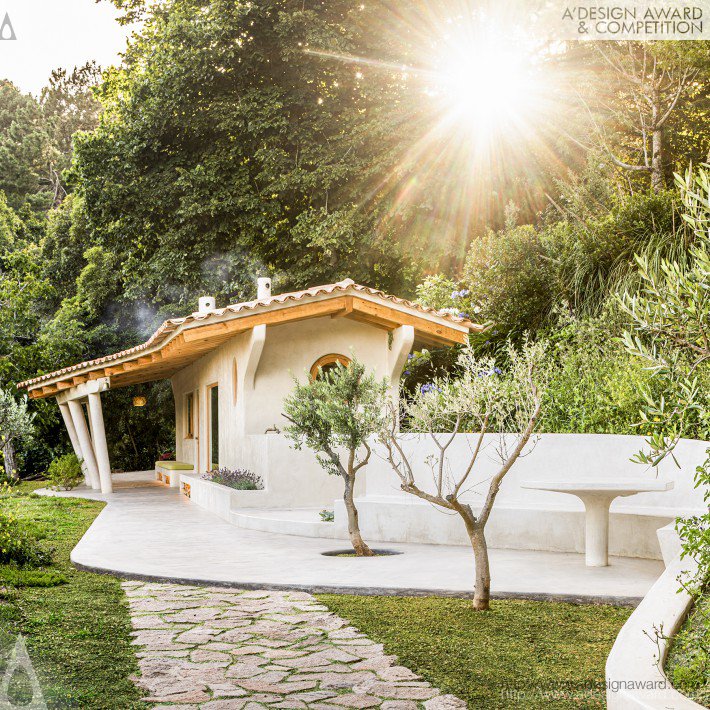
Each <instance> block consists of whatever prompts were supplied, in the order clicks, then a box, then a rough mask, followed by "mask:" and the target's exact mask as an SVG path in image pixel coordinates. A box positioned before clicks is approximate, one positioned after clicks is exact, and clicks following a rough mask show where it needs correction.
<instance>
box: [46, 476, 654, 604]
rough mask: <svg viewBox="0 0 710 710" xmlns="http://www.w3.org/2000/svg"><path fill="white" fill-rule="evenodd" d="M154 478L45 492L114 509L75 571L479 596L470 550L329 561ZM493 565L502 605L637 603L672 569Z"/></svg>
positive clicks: (537, 559)
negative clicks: (225, 516)
mask: <svg viewBox="0 0 710 710" xmlns="http://www.w3.org/2000/svg"><path fill="white" fill-rule="evenodd" d="M151 476H152V474H147V473H146V474H139V475H136V474H131V475H130V476H129V475H124V476H119V475H115V476H114V488H115V489H114V493H113V494H111V495H109V496H103V495H102V494H101V493H100V492H98V491H92V490H89V489H86V488H83V487H82V488H79V489H76V490H74V491H71V492H68V493H55V492H52V491H38V492H39V493H45V494H48V495H59V496H75V497H82V498H91V499H96V500H105V501H106V502H107V503H108V505H107V506H106V508H105V509H104V510H103V511H102V512H101V513H100V515H99V516H98V517H97V519H96V520H95V522H94V523H93V525H92V526H91V527H90V528H89V530H88V531H87V532H86V534H85V535H84V537H83V538H82V539H81V541H80V542H79V544H78V545H77V546H76V547H75V548H74V550H73V552H72V555H71V559H72V562H73V563H74V564H75V565H76V566H78V567H80V568H85V569H90V570H93V571H99V572H105V573H110V574H114V575H116V576H119V577H124V578H129V579H149V580H166V581H179V582H182V583H189V584H194V583H198V584H199V583H206V584H218V585H228V586H233V587H241V588H251V589H300V590H304V591H310V592H321V591H329V592H343V593H354V594H410V595H415V594H416V595H421V594H437V595H454V596H466V595H468V594H470V593H471V591H472V589H473V579H474V576H473V572H474V569H473V556H472V553H471V551H470V549H469V548H467V547H458V546H442V545H420V544H398V543H380V544H379V545H378V544H376V543H375V545H374V546H375V547H377V548H386V549H388V550H395V551H397V552H401V553H403V554H399V555H393V556H387V557H376V558H367V559H364V558H361V559H358V558H352V557H347V558H338V557H328V556H324V555H323V553H324V552H328V551H332V550H335V549H342V548H343V547H347V543H345V544H344V543H343V542H342V541H339V540H327V539H320V538H305V537H295V536H291V535H281V534H275V533H267V532H260V531H254V530H245V529H241V528H238V527H235V526H233V525H231V524H229V523H227V522H225V521H223V520H222V519H220V518H218V517H217V516H215V515H213V514H212V513H209V512H207V511H205V510H203V509H202V508H200V507H199V506H197V505H196V504H194V503H192V502H191V501H190V500H189V499H187V498H186V497H185V496H183V495H181V494H180V493H179V492H178V490H177V489H175V488H168V487H166V486H164V485H162V484H157V483H154V482H152V481H151V480H150V478H151ZM370 542H374V541H370ZM490 559H491V571H492V594H493V596H494V597H498V598H501V597H527V598H539V599H561V600H568V601H586V602H589V601H598V602H606V603H621V604H637V603H639V602H640V600H641V599H642V598H643V596H644V595H645V594H646V592H647V591H648V590H649V589H650V587H651V585H652V584H653V582H654V581H655V580H656V579H657V578H658V577H659V575H660V574H661V573H662V571H663V569H664V566H663V563H662V562H660V561H655V560H642V559H631V558H619V557H614V558H611V564H610V566H609V567H597V568H593V567H586V566H585V564H584V555H579V554H573V553H554V552H530V551H519V550H502V549H492V550H490Z"/></svg>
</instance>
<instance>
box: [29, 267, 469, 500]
mask: <svg viewBox="0 0 710 710" xmlns="http://www.w3.org/2000/svg"><path fill="white" fill-rule="evenodd" d="M479 329H480V326H478V325H476V324H474V323H472V322H470V321H468V320H466V319H465V318H462V317H459V316H457V315H452V314H450V313H445V312H441V311H436V310H434V309H431V308H426V307H424V306H421V305H419V304H416V303H412V302H410V301H407V300H404V299H402V298H397V297H395V296H391V295H388V294H385V293H383V292H381V291H378V290H376V289H373V288H369V287H366V286H361V285H358V284H356V283H354V282H353V281H352V280H350V279H346V280H344V281H341V282H338V283H334V284H329V285H325V286H317V287H314V288H310V289H306V290H303V291H297V292H292V293H283V294H279V295H272V293H271V280H270V279H268V278H261V279H259V280H258V293H257V298H256V300H254V301H249V302H246V303H238V304H234V305H229V306H226V307H224V308H216V307H215V300H214V299H213V298H210V297H205V298H201V299H200V301H199V309H198V311H197V312H195V313H192V314H190V315H189V316H187V317H185V318H176V319H172V320H168V321H166V322H165V323H163V324H162V325H161V326H160V328H158V330H157V331H156V332H155V333H154V334H153V335H152V336H151V337H150V338H149V339H148V340H147V341H146V342H145V343H143V344H141V345H138V346H136V347H134V348H131V349H129V350H125V351H122V352H119V353H116V354H113V355H108V356H106V357H102V358H99V359H96V360H91V361H88V362H82V363H78V364H76V365H72V366H70V367H66V368H64V369H62V370H59V371H56V372H51V373H48V374H46V375H42V376H41V377H37V378H35V379H32V380H29V381H27V382H22V383H20V384H19V385H18V386H19V387H20V388H21V389H26V390H27V391H28V394H29V396H30V397H31V398H47V397H54V398H56V400H57V402H58V404H59V407H60V409H61V413H62V416H63V418H64V422H65V424H66V427H67V431H68V433H69V436H70V438H71V441H72V445H73V447H74V450H75V451H76V453H77V455H78V456H79V458H81V459H82V460H83V461H84V468H85V475H86V480H87V484H89V485H91V486H92V487H94V488H99V487H100V488H101V490H102V492H104V493H110V492H111V490H112V481H111V463H110V456H109V451H108V448H107V445H106V437H105V432H104V424H103V413H102V406H101V393H102V392H104V391H106V390H108V389H110V388H111V389H113V388H119V387H125V386H128V385H134V384H139V383H144V382H150V381H154V380H159V379H170V381H171V383H172V388H173V393H174V397H175V431H176V439H175V452H176V462H172V463H166V464H163V465H162V468H163V469H164V472H165V475H167V477H168V478H169V479H171V483H173V484H174V485H177V484H178V482H179V478H180V476H181V475H182V476H184V475H187V473H188V472H192V473H194V474H200V473H203V472H206V471H210V470H212V469H214V468H215V467H218V466H219V467H227V468H249V469H252V470H253V471H254V472H255V473H257V474H258V475H260V476H261V477H262V479H263V480H264V481H265V484H266V485H265V489H264V491H261V492H260V493H259V494H256V495H252V496H251V497H250V498H249V499H248V500H249V503H248V504H249V505H253V504H257V505H268V506H278V505H282V504H287V503H288V504H311V505H325V504H328V505H330V504H332V498H333V496H332V495H331V489H332V490H333V491H336V490H337V484H336V483H335V482H333V483H331V484H330V485H329V482H328V480H327V478H326V479H325V482H324V477H323V476H322V475H321V474H320V473H319V472H318V471H317V469H316V468H315V467H314V466H312V465H306V464H303V466H302V467H301V469H300V470H297V471H295V470H294V465H297V464H294V456H295V452H293V451H290V450H289V447H288V445H287V443H286V442H285V441H284V440H283V439H282V438H281V437H278V436H268V434H269V433H270V432H271V433H274V434H276V433H277V432H278V430H279V429H280V428H281V427H282V426H283V425H284V423H285V421H284V419H283V418H282V416H281V411H282V403H283V400H284V397H286V396H287V395H288V394H289V392H290V391H291V390H292V388H293V376H294V375H295V376H298V377H301V378H305V377H306V376H307V375H306V373H311V375H315V374H316V373H317V370H318V368H319V367H323V368H327V367H328V365H332V364H333V363H334V362H336V361H341V362H347V361H348V360H349V359H350V358H352V357H353V356H356V357H357V358H358V359H359V360H360V361H362V362H363V363H364V364H365V365H366V366H367V368H368V369H369V370H372V371H374V372H375V373H376V374H377V376H378V377H388V378H389V379H390V380H391V382H393V383H394V385H393V388H394V390H395V391H396V383H397V382H398V381H399V378H400V375H401V372H402V369H403V367H404V365H405V363H406V361H407V356H408V355H409V353H410V352H411V351H412V349H413V348H421V347H425V346H442V345H454V344H456V343H464V342H466V341H467V338H468V335H469V333H470V332H472V331H475V330H479ZM395 391H393V396H394V394H395ZM295 458H296V460H297V459H298V458H299V457H298V456H295ZM300 458H302V459H308V460H309V461H310V458H309V457H308V456H306V455H304V456H301V457H300ZM311 463H312V462H311ZM170 471H175V473H174V474H172V477H171V474H170V473H169V472H170ZM178 471H180V472H182V473H177V472H178ZM287 479H288V480H287Z"/></svg>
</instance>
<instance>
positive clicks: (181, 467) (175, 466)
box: [155, 461, 195, 471]
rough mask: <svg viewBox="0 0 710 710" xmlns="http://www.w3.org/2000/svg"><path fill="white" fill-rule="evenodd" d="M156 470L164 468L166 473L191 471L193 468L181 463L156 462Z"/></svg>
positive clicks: (190, 465)
mask: <svg viewBox="0 0 710 710" xmlns="http://www.w3.org/2000/svg"><path fill="white" fill-rule="evenodd" d="M155 467H156V468H164V469H166V470H168V471H192V470H193V469H194V468H195V467H194V466H193V465H192V464H189V463H183V462H182V461H156V462H155Z"/></svg>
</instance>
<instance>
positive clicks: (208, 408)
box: [205, 382, 219, 473]
mask: <svg viewBox="0 0 710 710" xmlns="http://www.w3.org/2000/svg"><path fill="white" fill-rule="evenodd" d="M213 389H216V390H217V392H218V394H217V397H218V400H217V402H218V403H219V382H213V383H212V384H211V385H207V387H205V391H206V392H205V393H206V397H205V423H206V425H207V437H206V438H207V447H206V451H205V453H206V454H207V466H206V469H207V472H208V473H212V471H214V468H213V466H214V461H212V437H213V436H214V431H213V429H212V390H213ZM217 421H219V409H218V410H217ZM217 436H219V432H217ZM217 447H218V448H219V440H218V441H217ZM217 467H219V461H217Z"/></svg>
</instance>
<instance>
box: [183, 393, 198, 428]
mask: <svg viewBox="0 0 710 710" xmlns="http://www.w3.org/2000/svg"><path fill="white" fill-rule="evenodd" d="M185 438H186V439H194V438H196V437H195V393H194V392H188V393H187V394H186V395H185Z"/></svg>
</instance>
